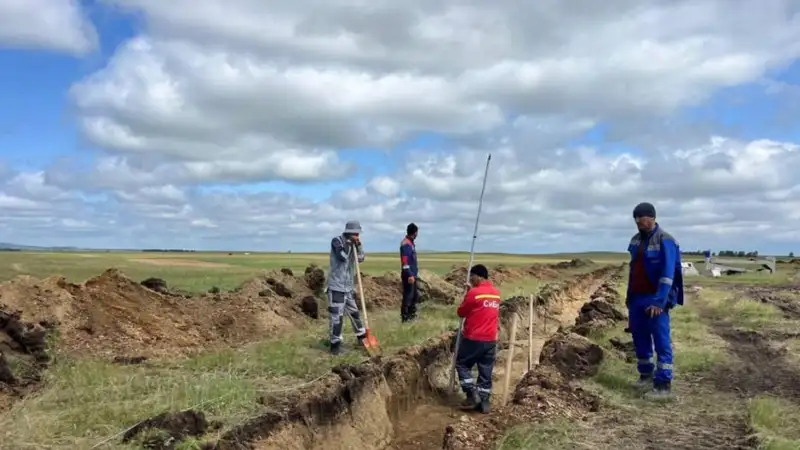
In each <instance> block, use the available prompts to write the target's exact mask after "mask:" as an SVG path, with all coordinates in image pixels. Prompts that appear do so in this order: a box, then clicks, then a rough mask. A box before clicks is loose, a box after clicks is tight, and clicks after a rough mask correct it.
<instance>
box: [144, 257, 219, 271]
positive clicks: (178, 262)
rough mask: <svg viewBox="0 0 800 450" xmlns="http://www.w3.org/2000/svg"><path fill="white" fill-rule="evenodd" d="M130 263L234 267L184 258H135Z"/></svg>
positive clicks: (214, 267)
mask: <svg viewBox="0 0 800 450" xmlns="http://www.w3.org/2000/svg"><path fill="white" fill-rule="evenodd" d="M129 261H132V262H135V263H140V264H148V265H151V266H161V267H194V268H198V269H201V268H205V269H222V268H226V267H234V266H232V265H230V264H227V263H217V262H211V261H199V260H196V259H183V258H133V259H130V260H129Z"/></svg>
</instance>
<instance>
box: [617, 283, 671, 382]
mask: <svg viewBox="0 0 800 450" xmlns="http://www.w3.org/2000/svg"><path fill="white" fill-rule="evenodd" d="M653 303H654V301H653V297H652V296H632V297H631V299H630V302H629V306H628V317H629V319H630V322H629V325H630V329H631V334H632V335H633V345H634V347H635V348H636V359H637V368H638V370H639V374H640V375H644V376H653V382H654V384H656V385H658V384H664V383H669V382H671V381H672V338H671V336H670V324H669V320H670V319H669V311H668V310H666V309H665V310H664V312H662V313H661V314H659V315H658V316H656V317H653V318H651V317H649V316H648V315H647V311H646V310H647V308H648V307H649V306H651V305H653ZM653 347H655V353H656V361H655V364H653Z"/></svg>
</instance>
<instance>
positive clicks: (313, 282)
mask: <svg viewBox="0 0 800 450" xmlns="http://www.w3.org/2000/svg"><path fill="white" fill-rule="evenodd" d="M303 279H304V280H305V282H306V286H308V288H309V289H311V290H312V291H313V292H314V293H315V294H318V295H319V294H322V292H323V291H324V290H325V271H324V270H322V268H321V267H319V266H318V265H316V264H311V265H309V266H308V267H306V270H305V272H304V273H303Z"/></svg>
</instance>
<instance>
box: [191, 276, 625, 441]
mask: <svg viewBox="0 0 800 450" xmlns="http://www.w3.org/2000/svg"><path fill="white" fill-rule="evenodd" d="M619 271H620V267H604V268H602V269H599V270H596V271H593V272H590V273H588V274H584V275H580V276H578V277H577V278H576V279H575V280H573V281H571V282H569V283H568V284H565V285H562V286H559V287H556V288H554V289H549V290H546V292H542V293H540V295H539V296H538V297H537V298H536V302H535V303H536V321H535V322H534V327H533V335H534V341H533V347H532V348H533V358H534V359H533V361H536V360H538V354H539V352H540V350H541V348H542V346H543V345H544V343H545V341H546V340H547V339H548V338H549V337H550V336H551V335H553V334H554V333H556V331H557V330H558V329H559V327H561V326H562V325H572V324H573V323H575V318H576V316H577V315H578V312H579V310H580V309H581V307H582V306H583V305H584V304H585V303H587V302H588V301H589V299H590V297H591V296H592V294H593V293H595V292H596V291H598V289H601V287H602V286H608V282H609V280H610V279H611V278H612V277H614V276H616V275H618V274H619ZM514 314H516V315H518V316H519V318H520V320H519V326H518V331H517V335H516V337H515V340H516V345H515V351H514V354H515V355H514V358H513V361H512V363H513V364H512V372H511V385H510V386H511V392H512V394H513V392H514V388H515V386H516V384H517V382H518V381H519V380H520V378H522V376H523V375H524V373H525V371H526V369H527V359H528V345H527V339H528V301H527V299H523V298H516V299H511V300H506V301H504V307H503V308H502V312H501V317H502V320H501V330H500V341H501V344H500V346H499V347H500V351H499V353H498V359H497V364H496V366H495V372H494V377H493V378H494V389H493V390H494V395H493V398H492V403H493V408H497V407H499V406H500V402H501V399H502V390H503V385H502V380H503V378H504V375H505V373H504V372H505V363H506V361H507V356H506V355H507V354H508V351H509V350H508V348H507V347H508V346H507V345H505V344H503V343H504V342H508V337H509V328H510V323H511V318H512V317H513V315H514ZM545 317H546V318H547V319H545ZM454 338H455V333H454V332H452V333H447V334H445V335H442V336H439V337H437V338H433V339H431V340H429V341H428V342H426V343H425V344H423V345H421V346H416V347H412V348H408V349H405V350H403V351H401V352H400V353H398V354H397V355H393V356H390V357H377V358H373V359H372V360H370V361H369V362H367V363H364V364H359V365H351V366H340V367H337V368H336V369H334V370H333V372H332V373H331V374H329V375H328V376H326V377H324V378H323V379H320V380H319V381H317V382H315V383H313V384H312V385H311V386H309V388H308V389H305V390H303V391H302V392H298V393H296V394H291V395H289V396H287V397H283V398H269V399H262V403H264V404H265V405H269V406H270V408H269V409H270V412H267V413H264V414H262V415H260V416H259V417H256V418H253V419H251V420H249V421H247V422H246V423H244V424H242V425H240V426H238V427H236V428H234V429H232V430H230V431H228V432H226V433H225V434H224V435H222V436H221V437H220V439H219V440H218V441H217V442H216V443H214V444H210V445H208V446H207V447H206V448H208V449H214V450H239V449H255V450H259V449H263V450H268V449H276V450H278V449H280V450H317V449H320V450H321V449H326V450H327V449H331V448H336V449H342V450H348V449H353V450H356V449H358V450H373V449H374V450H407V449H412V448H413V449H414V450H419V449H434V448H442V447H443V445H444V438H445V434H446V433H445V430H446V429H448V428H449V425H450V424H452V423H454V422H457V421H459V420H461V419H460V417H461V416H463V415H464V414H465V413H464V412H461V411H459V410H458V409H457V408H456V407H455V406H454V405H455V404H456V403H457V402H458V401H459V398H460V397H458V398H454V397H453V396H452V395H450V394H449V393H448V384H449V383H448V381H449V376H448V368H449V364H450V359H451V357H452V351H453V346H454V341H455V339H454ZM523 343H524V344H523ZM490 416H491V415H490Z"/></svg>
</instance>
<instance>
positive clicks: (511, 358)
mask: <svg viewBox="0 0 800 450" xmlns="http://www.w3.org/2000/svg"><path fill="white" fill-rule="evenodd" d="M517 326H519V314H517V313H516V311H515V312H514V317H513V318H512V319H511V334H510V335H509V336H508V358H507V359H506V379H505V381H504V382H503V405H505V404H506V403H508V395H509V394H510V392H509V390H510V389H511V364H512V363H513V362H514V347H515V345H514V341H515V340H516V337H517Z"/></svg>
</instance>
